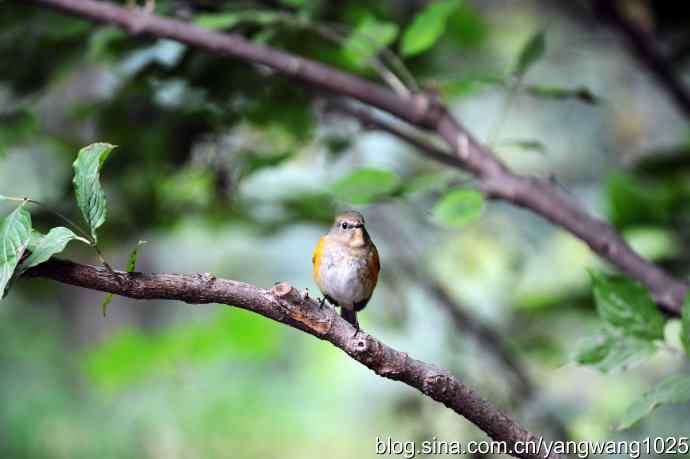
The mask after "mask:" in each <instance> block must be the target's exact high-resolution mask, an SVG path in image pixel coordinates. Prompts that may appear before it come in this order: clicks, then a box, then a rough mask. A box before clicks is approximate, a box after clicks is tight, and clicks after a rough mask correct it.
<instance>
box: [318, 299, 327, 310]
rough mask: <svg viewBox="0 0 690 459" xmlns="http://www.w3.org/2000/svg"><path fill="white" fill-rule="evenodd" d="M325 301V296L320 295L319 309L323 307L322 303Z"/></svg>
mask: <svg viewBox="0 0 690 459" xmlns="http://www.w3.org/2000/svg"><path fill="white" fill-rule="evenodd" d="M325 302H326V297H325V296H322V297H321V298H319V309H323V305H324V303H325Z"/></svg>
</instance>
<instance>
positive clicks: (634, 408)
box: [618, 375, 690, 430]
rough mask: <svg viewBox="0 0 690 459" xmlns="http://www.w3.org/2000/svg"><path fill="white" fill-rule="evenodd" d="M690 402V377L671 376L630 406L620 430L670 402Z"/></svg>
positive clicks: (622, 420)
mask: <svg viewBox="0 0 690 459" xmlns="http://www.w3.org/2000/svg"><path fill="white" fill-rule="evenodd" d="M687 402H690V377H688V376H684V375H674V376H671V377H669V378H667V379H665V380H663V381H661V382H660V383H659V384H657V385H656V386H655V387H654V388H653V389H652V390H650V391H649V392H647V393H646V394H644V395H643V396H642V398H640V399H639V400H637V401H635V402H634V403H633V404H632V405H630V406H629V407H628V409H627V410H626V411H625V414H624V415H623V419H621V422H620V424H619V426H618V429H619V430H623V429H627V428H628V427H631V426H633V425H634V424H636V423H637V422H638V421H640V420H641V419H642V418H644V417H646V416H647V415H649V414H650V413H651V412H652V411H653V410H654V409H655V408H656V407H658V406H660V405H664V404H670V403H687Z"/></svg>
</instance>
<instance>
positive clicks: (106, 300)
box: [101, 293, 114, 317]
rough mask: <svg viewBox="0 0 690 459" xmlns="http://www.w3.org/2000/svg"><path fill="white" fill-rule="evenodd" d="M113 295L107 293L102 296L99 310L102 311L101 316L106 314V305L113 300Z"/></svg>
mask: <svg viewBox="0 0 690 459" xmlns="http://www.w3.org/2000/svg"><path fill="white" fill-rule="evenodd" d="M113 298H114V295H113V294H112V293H108V294H107V295H106V296H105V298H103V301H102V302H101V311H103V317H105V316H107V315H108V305H109V304H110V303H111V301H113Z"/></svg>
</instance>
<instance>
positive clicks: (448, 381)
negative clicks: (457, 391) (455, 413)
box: [422, 372, 454, 400]
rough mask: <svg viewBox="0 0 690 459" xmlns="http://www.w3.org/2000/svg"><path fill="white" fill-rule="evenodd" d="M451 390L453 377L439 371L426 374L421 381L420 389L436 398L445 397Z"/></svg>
mask: <svg viewBox="0 0 690 459" xmlns="http://www.w3.org/2000/svg"><path fill="white" fill-rule="evenodd" d="M452 390H454V389H453V377H452V376H450V375H447V374H444V373H441V372H439V373H434V374H432V375H429V376H426V377H425V378H424V380H423V382H422V391H423V392H424V393H425V394H426V395H429V396H430V397H432V398H434V399H436V400H438V399H439V398H445V397H446V396H447V395H448V393H449V392H451V391H452Z"/></svg>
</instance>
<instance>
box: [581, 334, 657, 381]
mask: <svg viewBox="0 0 690 459" xmlns="http://www.w3.org/2000/svg"><path fill="white" fill-rule="evenodd" d="M656 350H657V346H656V344H654V343H653V342H651V341H648V340H644V339H640V338H636V337H634V336H617V335H615V334H613V333H612V332H610V331H607V330H606V331H604V333H603V334H602V335H600V336H594V337H590V338H586V339H585V340H583V341H582V342H581V343H580V344H579V346H578V349H577V350H576V351H575V355H574V358H573V360H574V361H575V362H577V363H578V364H580V365H587V366H591V367H592V368H594V369H596V370H599V371H601V372H602V373H608V372H613V371H616V370H621V369H627V368H632V367H634V366H637V365H638V364H640V363H642V362H643V361H645V360H646V359H648V358H649V357H651V356H652V355H653V354H654V353H655V352H656Z"/></svg>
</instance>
